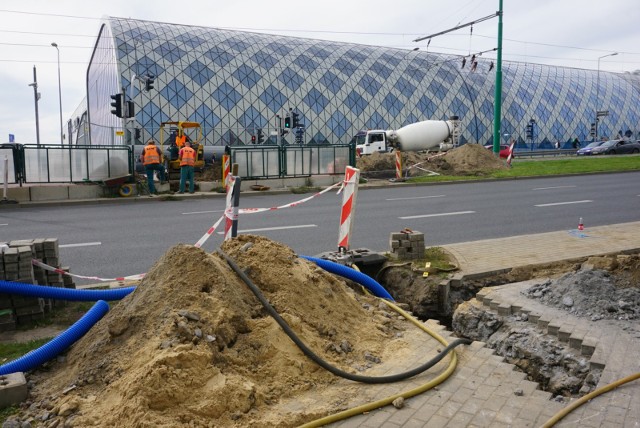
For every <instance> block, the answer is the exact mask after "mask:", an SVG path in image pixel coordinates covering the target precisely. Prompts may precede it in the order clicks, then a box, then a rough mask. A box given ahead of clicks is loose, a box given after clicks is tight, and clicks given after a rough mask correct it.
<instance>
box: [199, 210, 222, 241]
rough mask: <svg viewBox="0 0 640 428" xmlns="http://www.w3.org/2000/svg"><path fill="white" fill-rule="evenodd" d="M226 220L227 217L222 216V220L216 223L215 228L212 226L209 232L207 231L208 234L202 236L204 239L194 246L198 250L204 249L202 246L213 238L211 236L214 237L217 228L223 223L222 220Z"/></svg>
mask: <svg viewBox="0 0 640 428" xmlns="http://www.w3.org/2000/svg"><path fill="white" fill-rule="evenodd" d="M224 219H225V215H222V216H220V218H219V219H218V221H216V222H215V223H214V224H213V226H211V227H210V228H209V230H207V232H206V233H205V234H204V235H202V238H200V239H198V242H196V243H195V244H193V246H194V247H196V248H200V247H202V245H203V244H204V243H205V242H207V239H209V238H210V237H211V235H213V232H215V231H216V228H217V227H218V226H220V223H222V220H224Z"/></svg>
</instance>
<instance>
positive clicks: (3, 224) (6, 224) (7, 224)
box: [0, 195, 640, 226]
mask: <svg viewBox="0 0 640 428" xmlns="http://www.w3.org/2000/svg"><path fill="white" fill-rule="evenodd" d="M638 196H640V195H638ZM0 226H9V223H1V224H0Z"/></svg>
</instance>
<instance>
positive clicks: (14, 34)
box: [0, 0, 640, 144]
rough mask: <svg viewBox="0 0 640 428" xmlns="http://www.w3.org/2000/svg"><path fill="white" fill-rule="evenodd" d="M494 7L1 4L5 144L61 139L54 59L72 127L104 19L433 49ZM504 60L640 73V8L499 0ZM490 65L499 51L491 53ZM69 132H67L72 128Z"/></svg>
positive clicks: (457, 42)
mask: <svg viewBox="0 0 640 428" xmlns="http://www.w3.org/2000/svg"><path fill="white" fill-rule="evenodd" d="M498 8H499V0H447V1H442V0H440V1H436V0H393V1H382V0H366V1H365V0H351V1H348V0H320V1H298V2H293V1H280V0H272V1H264V0H235V1H224V2H221V1H217V0H202V1H189V0H184V1H182V2H176V1H167V0H151V1H144V2H142V1H138V0H110V1H103V0H83V1H80V0H59V1H46V0H39V1H36V0H22V1H19V2H18V1H12V2H9V1H7V0H4V1H2V2H1V3H0V22H2V24H1V25H0V64H1V66H0V143H5V142H8V140H9V134H14V135H15V138H16V142H19V143H25V144H29V143H35V142H36V131H35V103H34V92H33V88H32V87H29V86H28V85H29V84H30V83H32V82H33V66H34V65H35V66H36V68H37V74H38V86H39V92H40V93H41V94H42V97H41V99H40V102H39V103H38V108H39V118H40V142H41V143H42V144H45V143H46V144H56V143H58V142H59V141H60V115H59V111H60V109H59V98H58V89H59V86H58V61H57V59H58V57H57V51H56V48H55V47H52V46H51V43H52V42H55V43H57V45H58V48H59V53H60V76H61V79H60V80H61V88H62V111H63V120H64V123H65V129H66V121H67V120H68V119H69V118H70V117H71V115H72V114H73V112H74V111H75V110H76V108H77V107H78V106H79V104H80V102H81V101H82V99H83V98H84V96H85V93H86V89H85V84H84V82H85V76H86V70H87V64H88V61H89V58H90V56H91V51H92V47H93V45H94V43H95V39H96V36H97V34H98V30H99V28H100V24H101V22H102V18H103V17H104V16H117V17H126V18H133V19H144V20H151V21H160V22H171V23H178V24H188V25H200V26H205V27H218V28H227V29H236V30H245V31H256V32H262V33H268V34H283V35H289V36H295V37H307V38H313V39H325V40H338V41H345V42H351V43H359V44H370V45H376V46H385V47H396V48H401V49H413V48H415V47H420V49H421V50H426V49H427V42H426V41H424V42H418V43H415V42H413V40H415V39H416V38H419V37H421V36H426V35H430V34H434V33H437V32H440V31H444V30H447V29H450V28H452V27H455V26H457V25H459V24H464V23H467V22H470V21H474V20H478V19H481V18H484V17H487V16H489V15H492V14H495V12H496V11H497V10H498ZM503 8H504V18H503V22H504V25H503V38H504V40H503V60H505V61H521V62H531V63H539V64H549V65H555V66H566V67H576V68H585V69H592V70H596V69H597V68H598V58H599V57H602V56H604V55H607V54H610V53H613V52H618V53H619V54H618V55H616V56H611V57H607V58H602V59H601V60H600V70H601V71H613V72H633V71H635V70H640V0H608V1H602V0H598V1H596V0H533V1H532V0H530V1H524V0H504V6H503ZM497 34H498V19H497V18H494V19H489V20H487V21H484V22H481V23H478V24H476V25H474V27H473V35H470V29H469V27H467V28H464V29H460V30H458V31H456V32H453V33H450V34H449V35H445V36H440V37H437V38H435V39H433V40H432V41H431V43H430V45H429V47H428V50H429V51H432V52H440V53H449V54H457V55H468V54H469V53H470V52H471V53H474V52H480V51H485V50H490V49H493V48H494V47H496V46H497ZM483 57H484V58H495V53H493V52H491V53H489V54H484V55H483ZM65 133H66V131H65Z"/></svg>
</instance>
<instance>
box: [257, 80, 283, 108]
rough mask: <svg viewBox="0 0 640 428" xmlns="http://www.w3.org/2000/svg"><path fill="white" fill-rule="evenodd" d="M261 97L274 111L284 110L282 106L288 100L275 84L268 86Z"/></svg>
mask: <svg viewBox="0 0 640 428" xmlns="http://www.w3.org/2000/svg"><path fill="white" fill-rule="evenodd" d="M259 98H260V101H262V102H263V103H264V104H265V105H266V106H267V107H269V109H270V110H271V111H272V112H274V113H277V112H279V111H280V110H282V107H283V106H284V104H285V103H286V102H287V97H285V96H284V95H283V94H282V92H280V91H279V90H278V89H277V88H276V87H274V86H273V85H269V86H267V88H266V89H265V90H264V92H263V93H262V94H260V97H259Z"/></svg>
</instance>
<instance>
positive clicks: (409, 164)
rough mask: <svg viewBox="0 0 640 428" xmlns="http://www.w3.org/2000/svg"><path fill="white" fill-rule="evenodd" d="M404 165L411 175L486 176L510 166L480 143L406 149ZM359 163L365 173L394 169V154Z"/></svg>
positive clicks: (375, 154) (381, 154)
mask: <svg viewBox="0 0 640 428" xmlns="http://www.w3.org/2000/svg"><path fill="white" fill-rule="evenodd" d="M402 162H403V168H404V169H405V170H407V168H408V174H409V176H419V175H426V174H429V172H436V173H438V174H446V175H460V176H470V175H473V176H483V175H487V174H489V173H491V172H493V171H495V170H500V169H508V166H507V165H506V163H505V161H504V160H502V159H499V158H497V157H496V156H494V154H493V152H491V151H490V150H487V149H485V148H484V147H483V146H481V145H480V144H464V145H462V146H460V147H457V148H455V149H452V150H449V151H448V152H446V153H445V154H442V153H440V154H433V153H427V152H403V153H402ZM356 166H357V167H358V168H359V169H360V170H361V171H363V175H365V176H366V175H367V174H366V173H371V172H374V171H390V172H394V171H395V154H394V153H378V152H376V153H373V154H371V155H367V156H362V157H360V158H358V160H357V161H356Z"/></svg>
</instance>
